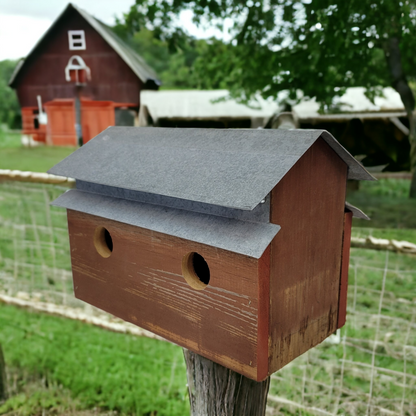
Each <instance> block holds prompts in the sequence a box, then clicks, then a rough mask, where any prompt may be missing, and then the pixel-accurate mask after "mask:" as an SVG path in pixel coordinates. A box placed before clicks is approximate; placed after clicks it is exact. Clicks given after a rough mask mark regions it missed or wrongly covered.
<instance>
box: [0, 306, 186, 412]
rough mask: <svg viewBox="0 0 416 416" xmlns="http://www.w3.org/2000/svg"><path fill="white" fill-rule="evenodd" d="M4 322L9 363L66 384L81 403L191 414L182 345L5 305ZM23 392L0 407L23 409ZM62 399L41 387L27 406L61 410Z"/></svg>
mask: <svg viewBox="0 0 416 416" xmlns="http://www.w3.org/2000/svg"><path fill="white" fill-rule="evenodd" d="M0 326H1V328H2V330H1V333H0V342H1V343H2V344H3V348H4V354H5V358H6V362H7V365H9V366H11V367H12V368H20V369H25V370H27V371H29V372H30V373H32V374H38V375H39V376H40V377H42V378H45V379H46V380H47V381H48V383H51V384H54V383H55V384H58V385H62V386H63V387H64V388H65V389H69V390H70V391H71V393H72V396H73V397H75V398H76V399H77V401H79V403H80V407H83V408H93V407H100V408H102V409H110V410H117V411H120V412H122V413H127V414H135V415H150V414H151V412H155V411H157V414H158V415H161V416H163V415H169V416H175V415H178V416H180V415H184V414H187V413H189V405H188V399H187V397H186V375H185V364H184V361H183V357H182V350H181V348H179V347H177V346H174V345H172V344H170V343H167V342H160V341H156V340H151V339H148V338H138V337H135V336H131V335H124V334H116V333H112V332H108V331H105V330H102V329H99V328H96V327H93V326H90V325H86V324H83V323H81V322H78V321H71V320H67V319H62V318H56V317H51V316H47V315H42V314H34V313H27V312H25V311H22V310H20V309H17V308H15V307H11V306H4V305H3V306H0ZM25 397H26V396H25V395H23V394H20V395H18V396H17V397H14V398H12V399H10V400H9V401H8V402H6V404H5V405H3V407H0V410H1V411H3V410H5V409H10V408H11V407H12V406H13V407H21V406H22V405H23V404H24V403H25V402H24V400H25ZM62 401H63V399H62V396H61V395H59V394H56V392H55V393H54V392H53V391H52V392H39V393H38V394H37V395H35V396H32V397H31V398H30V401H29V403H26V406H31V405H32V404H33V406H35V407H36V406H40V405H42V406H45V407H46V408H48V407H52V406H55V407H56V406H58V405H60V404H62ZM27 414H30V413H27ZM32 414H33V413H32ZM154 414H155V413H154Z"/></svg>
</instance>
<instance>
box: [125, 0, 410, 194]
mask: <svg viewBox="0 0 416 416" xmlns="http://www.w3.org/2000/svg"><path fill="white" fill-rule="evenodd" d="M185 9H191V10H193V12H194V20H195V22H196V23H199V24H201V23H204V22H205V23H207V22H213V24H217V25H220V26H221V25H223V24H224V21H225V19H227V18H231V19H232V20H233V22H234V24H233V27H232V29H231V32H230V34H231V41H230V42H228V43H227V44H226V45H224V46H222V47H220V48H218V41H211V43H210V44H209V45H208V46H209V47H207V48H206V51H205V55H204V56H201V57H200V58H199V59H198V60H196V62H195V66H196V68H197V69H198V70H199V71H202V72H201V74H203V76H204V77H205V78H206V79H214V78H218V76H221V77H222V80H223V84H226V85H227V88H228V89H229V90H230V93H231V95H232V96H234V97H235V98H238V99H240V100H241V101H243V102H244V101H247V100H248V99H250V98H251V97H253V96H254V95H255V94H258V93H260V94H261V95H262V96H263V97H265V98H267V97H274V98H278V94H279V92H280V91H282V90H288V91H289V93H290V96H289V97H290V98H291V99H294V100H296V98H297V92H299V91H302V92H303V96H306V97H310V98H313V97H315V98H316V100H317V101H318V102H319V103H320V104H321V108H322V109H323V110H330V109H331V108H332V106H333V102H334V98H336V97H337V96H341V95H342V94H343V93H344V92H345V90H346V88H348V87H355V86H363V87H366V88H367V95H368V97H369V98H372V99H373V98H374V97H375V96H376V95H379V94H381V91H382V87H385V86H389V85H391V86H392V87H393V88H394V89H395V90H396V91H397V92H398V93H399V94H400V97H401V99H402V101H403V105H404V107H405V109H406V112H407V115H408V119H409V129H410V134H409V141H410V145H411V152H410V166H411V171H412V172H413V180H412V185H411V191H410V196H411V197H413V198H416V120H415V116H414V114H413V111H414V108H415V98H414V94H413V92H412V90H411V88H410V87H409V80H411V79H412V77H415V75H416V74H415V72H416V54H415V53H414V50H415V49H416V0H402V1H397V0H313V1H312V0H248V1H240V0H174V1H170V0H136V3H135V5H133V6H132V7H131V9H130V11H129V13H127V14H126V15H125V19H124V25H125V27H126V28H128V29H129V30H132V31H135V30H138V29H140V28H142V27H145V26H146V25H151V27H152V28H153V29H154V31H155V33H157V35H158V36H159V37H160V39H163V40H165V41H167V42H169V43H170V44H175V42H176V41H177V40H181V39H182V37H181V33H182V29H181V27H180V20H179V19H178V15H179V14H180V12H181V11H183V10H185ZM203 62H205V63H206V64H207V65H203ZM219 74H220V75H219ZM200 76H201V75H200Z"/></svg>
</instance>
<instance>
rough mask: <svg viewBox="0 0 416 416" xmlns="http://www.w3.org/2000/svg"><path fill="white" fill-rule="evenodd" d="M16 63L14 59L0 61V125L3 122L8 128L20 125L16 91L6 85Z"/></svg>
mask: <svg viewBox="0 0 416 416" xmlns="http://www.w3.org/2000/svg"><path fill="white" fill-rule="evenodd" d="M16 65H17V62H16V61H10V60H5V61H0V125H1V124H3V123H4V124H7V125H8V126H9V127H10V128H19V127H20V107H19V103H18V101H17V97H16V93H15V92H14V91H13V90H12V89H11V88H10V87H9V86H8V83H9V80H10V77H11V76H12V73H13V71H14V69H15V67H16Z"/></svg>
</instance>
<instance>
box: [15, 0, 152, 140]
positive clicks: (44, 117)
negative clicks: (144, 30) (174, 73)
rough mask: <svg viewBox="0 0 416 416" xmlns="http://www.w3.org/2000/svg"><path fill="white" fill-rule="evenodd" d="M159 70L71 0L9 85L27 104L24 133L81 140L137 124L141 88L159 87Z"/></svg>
mask: <svg viewBox="0 0 416 416" xmlns="http://www.w3.org/2000/svg"><path fill="white" fill-rule="evenodd" d="M159 85H160V81H159V80H158V78H157V75H156V73H155V72H154V70H153V69H152V68H151V67H150V66H149V65H148V64H147V63H146V62H145V61H144V60H143V58H141V57H140V56H139V55H138V54H137V53H136V52H135V51H134V50H133V49H132V48H131V47H130V46H129V45H127V44H126V43H125V42H123V41H122V40H121V39H120V38H119V37H118V36H117V35H116V34H115V33H114V32H113V31H112V30H111V29H110V28H109V27H108V26H107V25H105V24H104V23H102V22H100V21H99V20H97V19H96V18H94V17H93V16H91V15H90V14H88V13H87V12H85V11H84V10H81V9H79V8H77V7H76V6H74V5H72V4H68V6H67V7H66V9H65V10H64V11H63V13H62V14H61V15H60V16H59V17H58V18H57V19H56V21H55V22H54V23H53V24H52V26H51V27H50V28H49V30H48V31H47V32H46V34H45V35H44V36H43V37H42V38H41V39H40V40H39V42H38V43H37V44H36V46H35V47H34V48H33V50H32V51H31V52H30V53H29V55H28V56H27V57H26V59H24V60H22V61H20V62H19V64H18V66H17V67H16V69H15V71H14V74H13V76H12V79H11V80H10V86H11V87H12V88H14V89H16V92H17V96H18V99H19V103H20V106H21V109H22V128H23V134H26V135H31V136H32V138H33V139H34V140H36V141H39V142H45V143H47V144H53V145H61V146H76V145H77V143H78V139H79V138H80V137H82V140H83V143H86V142H88V141H89V140H90V139H91V138H93V137H94V136H96V135H97V134H99V133H100V132H101V131H102V130H104V129H105V128H107V127H108V126H115V125H134V119H135V116H136V115H137V113H138V109H139V107H140V91H141V90H143V89H157V88H158V87H159Z"/></svg>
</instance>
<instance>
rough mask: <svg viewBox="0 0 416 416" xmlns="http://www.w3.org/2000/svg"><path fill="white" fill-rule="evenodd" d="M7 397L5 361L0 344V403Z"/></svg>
mask: <svg viewBox="0 0 416 416" xmlns="http://www.w3.org/2000/svg"><path fill="white" fill-rule="evenodd" d="M6 399H7V378H6V363H5V361H4V355H3V350H2V348H1V344H0V403H1V402H2V401H3V400H6Z"/></svg>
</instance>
